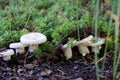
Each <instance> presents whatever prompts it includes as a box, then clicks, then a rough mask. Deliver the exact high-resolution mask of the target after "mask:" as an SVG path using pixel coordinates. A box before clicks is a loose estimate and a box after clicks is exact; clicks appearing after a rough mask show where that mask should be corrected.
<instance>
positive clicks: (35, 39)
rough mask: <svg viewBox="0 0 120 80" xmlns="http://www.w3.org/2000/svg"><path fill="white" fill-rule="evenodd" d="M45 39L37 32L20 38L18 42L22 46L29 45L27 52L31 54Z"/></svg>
mask: <svg viewBox="0 0 120 80" xmlns="http://www.w3.org/2000/svg"><path fill="white" fill-rule="evenodd" d="M46 40H47V37H46V36H45V35H43V34H41V33H38V32H32V33H28V34H25V35H23V36H21V38H20V41H21V43H22V44H24V45H29V52H33V51H34V50H35V49H36V48H37V47H38V45H39V44H41V43H44V42H45V41H46Z"/></svg>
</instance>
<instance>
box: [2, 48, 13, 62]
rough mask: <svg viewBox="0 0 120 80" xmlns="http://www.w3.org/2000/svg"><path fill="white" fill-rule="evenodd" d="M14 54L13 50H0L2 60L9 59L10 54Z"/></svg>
mask: <svg viewBox="0 0 120 80" xmlns="http://www.w3.org/2000/svg"><path fill="white" fill-rule="evenodd" d="M13 54H14V50H12V49H8V50H5V51H3V52H0V55H1V57H3V60H5V61H8V60H11V56H12V55H13Z"/></svg>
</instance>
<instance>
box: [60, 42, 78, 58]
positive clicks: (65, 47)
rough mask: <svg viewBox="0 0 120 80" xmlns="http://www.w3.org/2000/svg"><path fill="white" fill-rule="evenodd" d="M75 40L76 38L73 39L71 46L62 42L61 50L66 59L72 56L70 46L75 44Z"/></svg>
mask: <svg viewBox="0 0 120 80" xmlns="http://www.w3.org/2000/svg"><path fill="white" fill-rule="evenodd" d="M76 42H77V41H76V40H75V41H73V45H72V46H68V45H67V44H64V45H63V46H62V50H63V52H64V55H65V57H66V59H67V60H68V59H70V58H72V49H71V48H72V47H73V46H75V45H76Z"/></svg>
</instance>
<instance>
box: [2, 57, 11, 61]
mask: <svg viewBox="0 0 120 80" xmlns="http://www.w3.org/2000/svg"><path fill="white" fill-rule="evenodd" d="M3 60H5V61H8V60H11V56H6V57H3Z"/></svg>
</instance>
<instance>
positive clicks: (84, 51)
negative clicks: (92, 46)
mask: <svg viewBox="0 0 120 80" xmlns="http://www.w3.org/2000/svg"><path fill="white" fill-rule="evenodd" d="M78 50H79V52H80V53H81V54H82V56H85V55H86V54H87V53H90V51H89V50H88V48H87V46H85V45H84V44H79V45H78Z"/></svg>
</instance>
